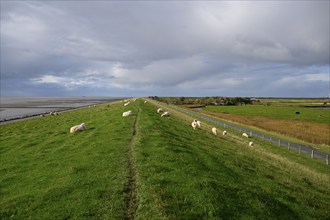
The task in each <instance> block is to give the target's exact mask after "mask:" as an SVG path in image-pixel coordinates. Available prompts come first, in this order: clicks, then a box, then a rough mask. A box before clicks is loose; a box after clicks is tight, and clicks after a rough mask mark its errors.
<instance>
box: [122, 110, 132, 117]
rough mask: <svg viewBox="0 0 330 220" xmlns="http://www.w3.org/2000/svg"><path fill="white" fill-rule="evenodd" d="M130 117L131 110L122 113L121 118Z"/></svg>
mask: <svg viewBox="0 0 330 220" xmlns="http://www.w3.org/2000/svg"><path fill="white" fill-rule="evenodd" d="M130 115H132V111H131V110H129V111H127V112H123V117H127V116H130Z"/></svg>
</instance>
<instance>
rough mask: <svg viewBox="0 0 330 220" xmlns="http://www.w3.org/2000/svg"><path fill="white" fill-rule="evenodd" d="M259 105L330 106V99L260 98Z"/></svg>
mask: <svg viewBox="0 0 330 220" xmlns="http://www.w3.org/2000/svg"><path fill="white" fill-rule="evenodd" d="M258 100H259V101H260V103H261V104H271V105H273V106H296V107H297V106H298V107H299V106H300V107H304V106H324V104H325V103H326V106H328V107H329V106H330V99H328V98H319V99H317V98H314V99H308V98H306V99H294V98H291V99H290V98H286V99H284V98H283V99H280V98H273V99H267V98H261V99H258Z"/></svg>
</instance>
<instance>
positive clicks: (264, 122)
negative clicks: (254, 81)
mask: <svg viewBox="0 0 330 220" xmlns="http://www.w3.org/2000/svg"><path fill="white" fill-rule="evenodd" d="M204 111H207V112H211V113H212V112H214V113H216V114H215V116H217V117H220V118H223V119H227V120H231V121H236V122H239V123H242V124H246V125H251V126H255V127H258V128H262V129H265V130H268V131H273V132H277V133H279V134H282V135H286V136H290V137H294V138H297V139H300V140H304V141H306V142H309V143H312V144H320V145H327V146H328V148H329V146H330V136H329V133H330V110H320V109H308V108H301V107H289V106H277V107H276V106H275V107H274V106H262V105H247V106H208V107H206V108H205V109H204ZM296 112H300V114H295V113H296ZM323 147H324V146H323Z"/></svg>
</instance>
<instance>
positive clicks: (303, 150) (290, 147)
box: [167, 106, 329, 165]
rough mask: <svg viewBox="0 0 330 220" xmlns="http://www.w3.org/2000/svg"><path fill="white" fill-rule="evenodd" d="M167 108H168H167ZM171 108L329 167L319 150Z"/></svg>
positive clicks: (327, 155)
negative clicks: (321, 160) (321, 162)
mask: <svg viewBox="0 0 330 220" xmlns="http://www.w3.org/2000/svg"><path fill="white" fill-rule="evenodd" d="M167 107H169V106H167ZM171 107H172V108H174V109H175V110H176V111H179V112H182V113H185V114H187V115H190V116H193V117H197V118H200V119H203V120H205V121H209V122H212V123H215V124H217V125H220V126H223V127H225V128H230V129H233V130H236V131H239V132H245V133H247V134H249V135H250V136H254V137H258V138H261V139H263V140H266V141H270V142H273V143H275V144H278V146H282V147H285V148H287V149H288V150H296V151H298V152H299V154H301V153H304V154H309V155H310V156H311V158H320V159H323V160H325V163H326V164H327V165H329V154H326V153H323V152H321V151H319V150H316V149H313V148H312V147H310V146H307V145H302V144H297V143H292V142H289V141H286V140H282V139H280V138H277V137H272V136H270V135H266V134H263V133H260V132H257V131H252V130H249V129H246V128H243V127H240V126H238V125H235V124H232V123H229V122H224V121H221V120H219V119H215V118H211V117H208V116H205V115H202V114H199V113H196V112H191V111H188V110H185V109H182V108H178V107H176V106H171Z"/></svg>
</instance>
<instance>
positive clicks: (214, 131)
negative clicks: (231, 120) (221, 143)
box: [212, 127, 217, 135]
mask: <svg viewBox="0 0 330 220" xmlns="http://www.w3.org/2000/svg"><path fill="white" fill-rule="evenodd" d="M212 133H213V134H214V135H217V128H216V127H213V128H212Z"/></svg>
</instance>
